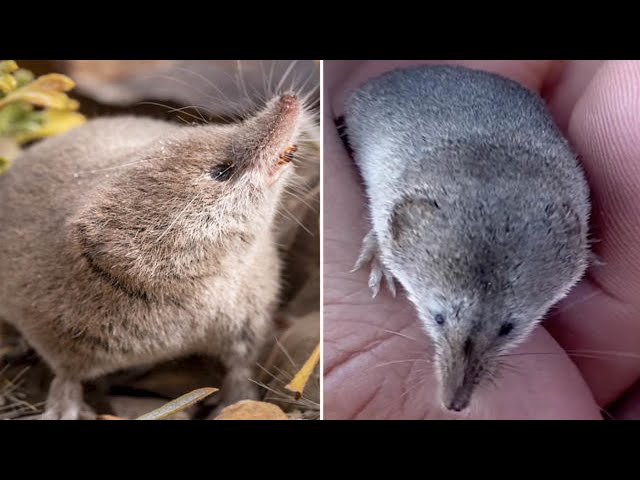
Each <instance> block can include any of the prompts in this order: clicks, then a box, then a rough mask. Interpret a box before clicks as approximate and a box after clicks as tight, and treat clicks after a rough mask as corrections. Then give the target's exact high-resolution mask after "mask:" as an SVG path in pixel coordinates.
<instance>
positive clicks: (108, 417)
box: [96, 415, 126, 420]
mask: <svg viewBox="0 0 640 480" xmlns="http://www.w3.org/2000/svg"><path fill="white" fill-rule="evenodd" d="M96 420H126V419H125V418H122V417H116V416H115V415H98V416H97V417H96Z"/></svg>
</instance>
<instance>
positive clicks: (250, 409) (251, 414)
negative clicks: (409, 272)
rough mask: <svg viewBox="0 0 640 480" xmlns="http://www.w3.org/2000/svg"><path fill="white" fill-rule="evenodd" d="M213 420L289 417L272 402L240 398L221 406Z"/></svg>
mask: <svg viewBox="0 0 640 480" xmlns="http://www.w3.org/2000/svg"><path fill="white" fill-rule="evenodd" d="M214 420H289V417H287V416H286V415H285V413H284V412H283V411H282V410H281V409H280V407H278V406H276V405H274V404H273V403H268V402H258V401H256V400H242V401H240V402H237V403H234V404H233V405H229V406H228V407H226V408H223V409H222V411H221V412H220V414H219V415H218V416H217V417H216V418H214Z"/></svg>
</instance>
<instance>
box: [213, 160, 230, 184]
mask: <svg viewBox="0 0 640 480" xmlns="http://www.w3.org/2000/svg"><path fill="white" fill-rule="evenodd" d="M234 171H235V165H234V164H233V163H231V162H227V163H221V164H220V165H216V166H214V167H212V168H211V178H213V179H214V180H218V181H219V182H225V181H227V180H229V179H230V178H231V175H233V172H234Z"/></svg>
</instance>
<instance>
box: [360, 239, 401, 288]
mask: <svg viewBox="0 0 640 480" xmlns="http://www.w3.org/2000/svg"><path fill="white" fill-rule="evenodd" d="M367 263H369V264H371V273H370V274H369V288H370V289H371V293H372V296H373V297H374V298H375V297H376V296H377V295H378V292H380V283H381V282H382V278H383V277H384V279H385V281H386V283H387V288H388V289H389V291H390V292H391V295H393V296H394V297H395V296H396V285H395V282H394V280H393V275H392V274H391V272H389V271H388V270H387V269H386V268H385V266H384V265H383V263H382V261H381V260H380V249H379V246H378V239H377V237H376V234H375V233H374V231H373V229H371V230H369V233H367V235H366V236H365V237H364V240H362V248H361V250H360V255H359V256H358V259H357V260H356V264H355V266H354V267H353V270H351V272H356V271H358V270H360V269H361V268H362V267H364V266H365V265H366V264H367Z"/></svg>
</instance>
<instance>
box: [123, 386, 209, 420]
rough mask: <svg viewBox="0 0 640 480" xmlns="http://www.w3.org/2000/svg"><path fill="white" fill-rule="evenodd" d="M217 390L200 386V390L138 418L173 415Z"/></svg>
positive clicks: (150, 418) (152, 418)
mask: <svg viewBox="0 0 640 480" xmlns="http://www.w3.org/2000/svg"><path fill="white" fill-rule="evenodd" d="M217 391H218V389H217V388H209V387H207V388H199V389H198V390H194V391H193V392H189V393H187V394H185V395H182V396H181V397H178V398H176V399H175V400H172V401H171V402H169V403H166V404H164V405H163V406H162V407H160V408H156V409H155V410H153V411H151V412H149V413H146V414H144V415H142V416H141V417H138V418H137V419H136V420H162V419H163V418H166V417H168V416H169V415H173V414H174V413H177V412H179V411H181V410H184V409H185V408H187V407H190V406H191V405H193V404H194V403H197V402H199V401H200V400H203V399H205V398H207V397H208V396H209V395H211V394H212V393H215V392H217Z"/></svg>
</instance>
